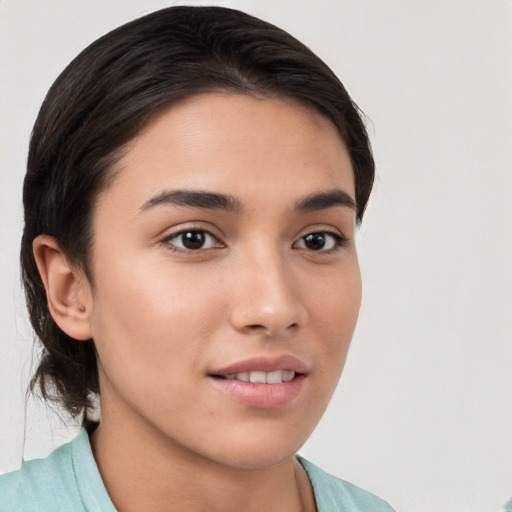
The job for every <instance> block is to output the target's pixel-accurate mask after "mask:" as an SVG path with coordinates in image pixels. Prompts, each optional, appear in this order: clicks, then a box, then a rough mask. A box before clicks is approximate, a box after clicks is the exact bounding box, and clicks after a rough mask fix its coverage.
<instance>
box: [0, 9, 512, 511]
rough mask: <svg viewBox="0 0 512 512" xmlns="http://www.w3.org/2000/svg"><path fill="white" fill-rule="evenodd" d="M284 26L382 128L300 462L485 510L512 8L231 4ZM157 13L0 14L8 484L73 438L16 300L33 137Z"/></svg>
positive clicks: (502, 246)
mask: <svg viewBox="0 0 512 512" xmlns="http://www.w3.org/2000/svg"><path fill="white" fill-rule="evenodd" d="M176 3H188V4H194V5H198V4H206V3H209V4H216V5H226V6H231V7H235V8H240V9H242V10H246V11H248V12H250V13H253V14H256V15H258V16H260V17H262V18H264V19H267V20H268V21H271V22H274V23H276V24H277V25H279V26H281V27H283V28H285V29H287V30H288V31H290V32H291V33H292V34H294V35H295V36H297V37H298V38H299V39H301V40H302V41H304V42H305V43H306V44H308V45H309V46H310V47H311V48H312V49H313V50H314V51H315V52H316V53H318V54H319V55H320V56H321V57H322V58H323V59H324V60H326V62H327V63H328V64H329V65H330V66H331V67H332V68H333V69H334V70H335V71H336V73H337V74H338V75H339V76H340V78H341V80H342V81H343V82H344V84H345V85H346V87H347V88H348V90H349V92H350V93H351V94H352V96H353V97H354V99H355V100H356V101H357V102H358V104H359V105H360V107H361V108H362V109H363V110H364V111H365V112H366V114H367V115H368V116H369V118H370V119H371V123H370V124H369V130H370V133H371V136H372V140H373V144H374V149H375V157H376V161H377V166H378V179H377V183H376V188H375V192H374V196H373V198H372V200H371V202H370V207H369V210H368V212H367V214H366V218H365V221H364V222H363V226H362V228H361V230H360V233H359V237H358V238H359V240H358V241H359V252H360V259H361V266H362V272H363V284H364V298H363V306H362V310H361V315H360V320H359V326H358V328H357V330H356V334H355V337H354V341H353V345H352V348H351V352H350V354H349V358H348V362H347V365H346V368H345V372H344V375H343V377H342V380H341V383H340V386H339V387H338V390H337V392H336V395H335V397H334V399H333V401H332V403H331V406H330V408H329V410H328V412H327V414H326V416H325V417H324V419H323V420H322V422H321V423H320V425H319V427H318V429H317V430H316V431H315V432H314V434H313V435H312V437H311V439H310V441H309V442H308V443H307V444H306V446H305V447H304V449H303V454H304V455H306V456H307V457H308V458H309V459H311V460H312V461H313V462H315V463H318V464H319V465H321V466H322V467H323V468H325V469H326V470H328V471H330V472H332V473H335V474H336V475H338V476H340V477H342V478H345V479H347V480H350V481H352V482H354V483H356V484H358V485H360V486H362V487H365V488H367V489H369V490H372V491H373V492H375V493H377V494H379V495H381V496H383V497H385V498H386V499H387V500H388V501H390V502H391V503H392V504H393V505H394V506H395V507H396V508H397V510H399V511H403V512H446V511H450V512H472V511H474V512H487V511H489V512H491V511H497V510H499V508H500V503H501V502H502V501H503V499H504V498H505V497H506V496H507V495H509V494H511V493H512V435H511V433H512V383H511V378H510V375H511V363H512V264H511V254H512V206H511V205H512V201H511V199H510V196H511V191H512V173H511V162H512V3H511V2H510V1H509V0H478V1H475V0H473V1H472V0H464V1H463V0H444V1H442V0H433V1H429V2H427V1H423V2H420V1H410V0H389V1H387V2H383V1H381V0H316V1H315V2H312V1H299V0H272V1H270V0H269V1H259V2H257V1H250V0H246V1H244V0H239V1H236V0H232V1H224V2H223V1H217V2H176ZM166 5H170V2H164V1H161V0H158V1H157V0H109V1H107V2H105V1H104V0H88V1H87V2H78V1H69V0H46V1H44V2H41V1H39V0H22V1H19V0H0V38H1V39H0V44H1V46H0V73H1V84H0V115H1V124H0V130H1V131H0V173H1V181H0V184H1V186H0V240H1V247H0V320H1V324H2V336H1V338H0V410H1V414H0V432H1V436H0V472H5V471H7V470H11V469H13V468H16V467H17V466H19V464H20V463H21V460H22V456H23V454H24V456H25V458H33V457H36V456H43V455H46V454H47V453H48V452H49V451H50V450H51V449H52V448H53V447H54V446H55V445H57V444H60V443H62V442H64V441H66V440H68V439H69V438H70V437H72V436H73V435H74V433H75V432H76V427H73V428H71V429H65V428H64V427H63V425H62V424H61V423H60V421H59V420H58V419H57V418H56V417H55V416H54V415H52V414H51V413H50V412H49V411H48V410H47V409H45V408H44V407H41V406H40V405H38V404H37V402H35V401H34V400H29V401H28V403H25V389H26V386H27V381H28V378H29V375H30V371H31V364H32V359H33V355H32V337H31V333H30V329H29V328H28V325H27V321H26V318H25V310H24V299H23V297H22V294H21V291H20V285H19V273H18V245H19V238H20V233H21V215H22V214H21V184H22V179H23V174H24V166H25V160H26V151H27V144H28V139H29V134H30V130H31V126H32V124H33V122H34V120H35V117H36V114H37V110H38V108H39V105H40V103H41V102H42V100H43V97H44V95H45V93H46V91H47V89H48V88H49V86H50V85H51V83H52V82H53V80H54V79H55V78H56V76H57V75H58V73H59V72H60V71H61V70H62V69H63V68H64V66H65V65H66V64H67V63H68V62H69V61H70V60H71V59H72V58H73V57H74V56H75V55H76V54H77V53H78V52H79V51H80V50H81V49H82V48H84V47H85V46H86V45H87V44H88V43H90V42H92V41H93V40H94V39H96V38H97V37H98V36H100V35H102V34H103V33H104V32H106V31H108V30H110V29H112V28H114V27H115V26H117V25H119V24H121V23H123V22H126V21H129V20H131V19H133V18H135V17H138V16H139V15H141V14H145V13H147V12H149V11H152V10H155V9H157V8H159V7H163V6H166Z"/></svg>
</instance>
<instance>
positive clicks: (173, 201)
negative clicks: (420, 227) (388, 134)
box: [140, 189, 356, 213]
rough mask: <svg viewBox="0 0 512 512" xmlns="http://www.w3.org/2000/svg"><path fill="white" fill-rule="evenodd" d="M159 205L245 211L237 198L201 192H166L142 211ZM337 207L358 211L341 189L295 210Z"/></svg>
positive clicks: (312, 197)
mask: <svg viewBox="0 0 512 512" xmlns="http://www.w3.org/2000/svg"><path fill="white" fill-rule="evenodd" d="M159 205H175V206H189V207H193V208H206V209H211V210H225V211H228V212H233V213H241V212H242V210H243V208H242V204H241V203H240V201H239V200H238V199H237V198H236V197H233V196H230V195H227V194H219V193H216V192H205V191H201V190H172V191H164V192H161V193H160V194H158V195H156V196H154V197H152V198H151V199H149V200H148V201H146V202H145V203H144V204H143V205H142V206H141V207H140V210H141V211H146V210H149V209H151V208H154V207H155V206H159ZM335 206H346V207H348V208H351V209H352V210H356V203H355V201H354V200H353V199H352V198H351V197H350V196H349V195H348V194H347V193H346V192H345V191H343V190H341V189H333V190H329V191H327V192H320V193H316V194H310V195H308V196H306V197H304V198H302V199H300V200H299V201H297V202H296V203H295V210H296V211H299V212H312V211H318V210H325V209H327V208H332V207H335Z"/></svg>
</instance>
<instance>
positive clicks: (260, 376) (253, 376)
mask: <svg viewBox="0 0 512 512" xmlns="http://www.w3.org/2000/svg"><path fill="white" fill-rule="evenodd" d="M249 380H250V381H251V382H257V383H260V384H266V382H267V374H266V373H265V372H251V373H250V374H249Z"/></svg>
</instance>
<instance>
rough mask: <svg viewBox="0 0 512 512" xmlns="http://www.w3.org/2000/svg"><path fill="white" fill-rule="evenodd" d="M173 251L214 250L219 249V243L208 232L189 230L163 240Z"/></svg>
mask: <svg viewBox="0 0 512 512" xmlns="http://www.w3.org/2000/svg"><path fill="white" fill-rule="evenodd" d="M163 242H164V243H165V244H167V245H170V246H171V248H172V249H175V250H183V251H198V250H200V249H212V248H214V247H219V246H220V245H221V244H220V243H219V241H218V240H217V239H216V238H215V237H214V236H213V235H212V234H211V233H208V231H205V230H203V229H188V230H186V231H180V232H179V233H176V234H174V235H171V236H169V237H167V238H165V239H164V240H163Z"/></svg>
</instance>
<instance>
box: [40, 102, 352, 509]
mask: <svg viewBox="0 0 512 512" xmlns="http://www.w3.org/2000/svg"><path fill="white" fill-rule="evenodd" d="M178 189H179V190H184V189H186V190H191V191H203V192H204V191H207V192H212V193H221V194H225V195H229V196H233V197H234V198H235V199H236V205H237V207H238V209H237V211H229V210H226V209H222V208H203V207H192V206H186V205H176V204H170V203H168V202H161V203H158V202H157V203H158V204H153V203H155V201H153V203H151V200H152V199H154V198H155V197H159V196H161V194H162V192H168V191H175V190H178ZM335 189H336V190H342V191H344V193H346V194H347V196H349V197H351V198H352V199H353V198H354V181H353V173H352V167H351V164H350V159H349V156H348V153H347V150H346V148H345V145H344V144H343V142H342V140H341V139H340V137H339V135H338V133H337V131H336V129H335V127H334V126H333V124H332V123H331V122H330V121H329V120H327V119H326V118H324V117H323V116H321V115H320V114H319V113H317V112H315V111H313V110H310V109H308V108H306V107H304V106H301V105H298V104H296V103H294V102H291V101H285V100H282V99H275V98H274V99H268V98H267V99H263V98H260V99H257V98H253V97H249V96H245V95H229V94H222V93H215V94H205V95H201V96H197V97H194V98H191V99H189V100H186V101H184V102H182V103H180V104H178V105H176V106H173V107H172V108H171V109H170V110H168V111H166V112H164V113H163V114H161V115H159V116H158V117H157V118H155V119H153V120H152V121H151V122H150V123H149V124H148V125H147V126H146V127H145V128H144V129H143V131H142V132H141V133H140V134H139V135H138V136H137V137H136V138H135V140H133V141H132V143H131V144H130V145H129V147H128V149H127V151H126V152H125V154H124V156H123V157H122V159H121V161H120V162H119V163H118V166H117V168H116V176H115V178H114V180H113V182H112V183H111V184H110V185H109V187H108V188H107V189H106V190H105V191H103V193H102V194H101V195H100V197H99V198H98V201H97V204H96V209H95V212H94V217H93V226H94V244H93V248H92V275H93V281H94V285H91V283H89V282H88V281H87V279H86V278H85V277H84V275H83V274H82V273H81V272H80V270H79V269H75V268H73V267H72V266H71V265H68V264H67V262H66V260H65V257H64V255H63V254H62V253H61V252H60V250H59V248H58V244H57V243H56V242H55V241H53V240H51V239H49V238H48V237H40V238H39V239H38V240H37V241H36V243H35V245H34V249H35V254H36V259H37V261H38V264H39V268H40V270H41V274H42V276H43V280H44V281H45V285H46V288H47V291H48V296H49V304H50V310H51V312H52V314H53V316H54V318H55V319H56V321H57V322H58V323H59V325H60V326H61V328H63V329H64V330H65V331H66V332H67V333H68V334H70V335H72V336H73V337H75V338H77V339H87V338H89V337H92V338H93V339H94V342H95V345H96V348H97V353H98V363H99V372H100V384H101V406H102V420H101V423H100V425H99V427H98V428H97V430H96V431H95V433H94V434H93V436H92V439H91V442H92V447H93V452H94V456H95V458H96V461H97V464H98V467H99V469H100V472H101V475H102V477H103V480H104V482H105V485H106V488H107V490H108V492H109V494H110V496H111V497H112V501H113V502H114V504H115V505H116V508H118V510H120V511H132V510H133V511H135V510H155V511H159V510H162V511H163V510H170V509H172V510H187V511H195V510H212V511H223V512H226V511H235V510H236V511H239V510H244V511H253V510H254V511H256V510H258V511H261V510H267V511H268V510H270V511H271V510H280V511H282V510H285V511H286V510H290V511H292V510H294V511H299V510H302V509H303V508H304V510H315V504H314V498H313V494H312V490H311V486H310V484H309V480H308V479H307V476H306V475H305V473H304V472H303V470H302V468H301V467H300V465H299V464H298V463H297V461H296V460H295V459H294V458H293V456H294V454H295V453H296V451H297V450H298V449H299V448H300V447H301V446H302V444H303V443H304V442H305V440H306V439H307V437H308V436H309V435H310V433H311V432H312V430H313V429H314V427H315V426H316V424H317V423H318V421H319V420H320V418H321V416H322V414H323V412H324V410H325V408H326V406H327V404H328V402H329V400H330V398H331V396H332V393H333V391H334V389H335V387H336V384H337V382H338V379H339V377H340V375H341V372H342V369H343V365H344V362H345V358H346V355H347V351H348V349H349V345H350V340H351V337H352V334H353V330H354V328H355V324H356V320H357V315H358V311H359V306H360V299H361V281H360V272H359V266H358V260H357V253H356V247H355V241H354V230H355V210H354V208H352V207H350V206H349V205H348V206H347V205H343V204H333V205H332V204H331V205H327V206H325V207H321V208H319V209H315V210H297V208H296V205H297V202H300V201H301V200H302V199H304V198H305V197H307V196H310V195H311V194H317V193H325V192H326V191H331V190H335ZM186 230H192V231H196V232H197V231H200V230H206V231H208V232H209V233H211V236H210V235H208V236H206V238H205V240H206V243H205V245H204V246H202V247H200V248H198V249H194V250H186V248H185V247H184V245H183V238H182V237H180V236H178V235H177V234H178V233H180V232H183V231H186ZM319 232H322V233H325V232H327V234H326V235H324V237H325V241H326V245H325V246H324V248H321V249H320V250H318V248H317V246H315V249H312V248H311V246H309V245H307V244H306V243H305V238H304V237H305V236H306V235H308V234H311V233H319ZM337 237H343V238H344V241H343V243H342V244H341V245H340V246H338V245H337V244H336V240H337ZM52 290H53V292H52ZM283 354H291V355H293V356H295V357H297V358H299V359H300V360H301V361H303V362H304V363H305V364H306V365H307V376H306V378H305V379H304V383H303V387H302V389H301V392H300V394H299V395H298V396H297V397H296V398H295V399H294V400H292V401H291V402H290V403H287V404H286V405H285V406H282V407H278V408H275V409H271V410H269V409H261V408H254V407H249V406H247V405H245V404H242V403H239V402H237V401H235V400H233V399H232V398H231V397H229V396H227V395H225V394H223V393H222V392H220V391H219V390H218V389H217V388H216V387H215V386H213V385H212V382H211V378H210V377H209V376H208V375H209V373H211V372H212V371H213V369H218V368H222V367H225V366H226V365H228V364H231V363H233V362H235V361H240V360H242V359H246V358H249V357H253V356H270V357H273V356H279V355H283ZM241 489H242V491H241ZM301 502H302V503H301Z"/></svg>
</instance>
